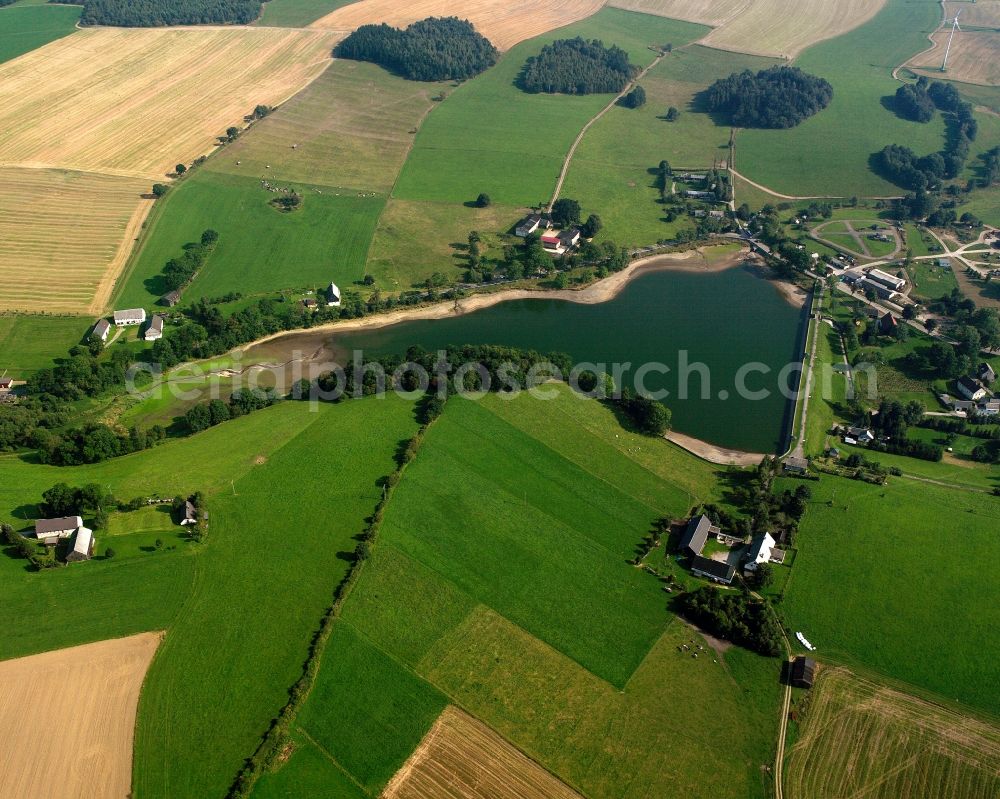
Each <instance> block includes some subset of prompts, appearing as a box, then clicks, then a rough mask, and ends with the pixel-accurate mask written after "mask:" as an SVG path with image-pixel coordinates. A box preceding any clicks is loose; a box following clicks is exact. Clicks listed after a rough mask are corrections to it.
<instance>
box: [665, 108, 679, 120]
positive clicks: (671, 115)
mask: <svg viewBox="0 0 1000 799" xmlns="http://www.w3.org/2000/svg"><path fill="white" fill-rule="evenodd" d="M680 115H681V112H680V111H678V110H677V109H676V108H675V107H674V106H670V108H668V109H667V116H666V120H667V122H676V121H677V120H678V118H679V117H680Z"/></svg>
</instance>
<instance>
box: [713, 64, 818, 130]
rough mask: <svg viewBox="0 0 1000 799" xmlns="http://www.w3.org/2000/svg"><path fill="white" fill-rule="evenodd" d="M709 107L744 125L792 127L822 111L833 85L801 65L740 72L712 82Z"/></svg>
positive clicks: (753, 126)
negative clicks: (804, 70) (811, 73)
mask: <svg viewBox="0 0 1000 799" xmlns="http://www.w3.org/2000/svg"><path fill="white" fill-rule="evenodd" d="M702 97H703V100H704V103H705V105H706V106H707V107H708V110H709V111H713V112H716V113H721V114H725V115H727V116H728V117H729V119H730V121H731V123H732V124H733V125H735V126H737V127H741V128H792V127H795V126H796V125H798V124H799V123H800V122H802V121H803V120H805V119H808V118H809V117H811V116H812V115H813V114H816V113H818V112H820V111H822V110H823V109H824V108H826V107H827V106H828V105H829V104H830V100H832V99H833V87H832V86H831V85H830V84H829V83H828V82H827V81H826V80H824V79H823V78H819V77H816V76H815V75H810V74H808V73H806V72H803V71H802V70H801V69H799V68H798V67H779V66H775V67H771V68H770V69H764V70H761V71H760V72H757V73H754V72H751V71H750V70H748V69H747V70H744V71H743V72H736V73H733V74H732V75H730V76H729V77H728V78H721V79H720V80H717V81H716V82H715V83H713V84H712V85H711V86H709V87H708V88H707V89H706V90H705V92H704V93H703V95H702Z"/></svg>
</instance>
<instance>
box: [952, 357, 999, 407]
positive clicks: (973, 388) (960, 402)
mask: <svg viewBox="0 0 1000 799" xmlns="http://www.w3.org/2000/svg"><path fill="white" fill-rule="evenodd" d="M996 379H997V373H996V370H994V369H993V367H992V366H990V364H988V363H981V364H980V365H979V369H978V370H977V371H976V375H975V376H972V375H963V376H962V377H960V378H958V380H957V381H956V382H955V386H956V388H957V389H958V393H959V394H961V395H962V397H964V399H957V398H955V397H952V396H950V395H948V394H942V395H941V396H940V399H941V402H942V403H944V405H945V406H946V407H948V408H951V410H953V411H956V412H958V413H964V414H965V415H967V416H997V415H1000V399H997V398H996V397H994V395H993V393H992V392H991V391H990V388H989V387H990V385H991V384H992V383H994V382H996Z"/></svg>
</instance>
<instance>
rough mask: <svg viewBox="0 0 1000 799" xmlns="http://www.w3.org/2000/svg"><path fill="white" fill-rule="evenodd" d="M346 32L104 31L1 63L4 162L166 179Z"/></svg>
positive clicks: (288, 87) (314, 64) (315, 62)
mask: <svg viewBox="0 0 1000 799" xmlns="http://www.w3.org/2000/svg"><path fill="white" fill-rule="evenodd" d="M336 40H337V36H336V35H335V34H330V33H327V32H323V31H304V30H279V29H276V28H192V29H187V30H179V29H171V28H157V29H115V28H96V29H91V30H81V31H79V32H77V33H74V34H73V35H72V36H67V37H66V38H64V39H59V40H58V41H56V42H53V43H52V44H49V45H46V46H45V47H42V48H39V49H38V50H34V51H32V52H31V53H28V54H27V55H25V56H22V57H21V58H17V59H14V60H13V61H10V62H8V63H6V64H3V65H0V165H10V164H16V165H29V166H50V167H58V168H62V169H77V170H81V171H86V172H102V173H106V174H118V175H129V176H135V177H145V178H151V179H160V178H163V177H164V175H165V173H167V172H169V171H172V168H173V166H174V164H177V163H190V162H191V161H192V160H193V159H194V158H195V157H196V156H199V155H202V154H203V153H207V152H210V151H211V149H212V146H213V143H214V141H215V138H216V137H217V136H220V135H222V134H223V133H225V131H226V128H228V127H229V126H231V125H238V126H239V125H242V124H243V117H244V115H246V114H248V113H250V112H251V111H253V109H254V107H255V106H256V105H258V104H264V105H276V104H277V103H280V102H282V101H283V100H286V99H287V98H288V97H290V96H291V95H293V94H295V93H296V92H298V91H299V90H300V89H301V88H302V87H303V86H305V85H306V84H307V83H309V82H310V81H311V80H312V79H313V78H315V77H316V76H317V75H319V74H320V73H321V72H322V71H323V70H324V69H325V68H326V67H327V66H328V65H329V64H330V53H331V50H332V48H333V45H334V43H335V42H336Z"/></svg>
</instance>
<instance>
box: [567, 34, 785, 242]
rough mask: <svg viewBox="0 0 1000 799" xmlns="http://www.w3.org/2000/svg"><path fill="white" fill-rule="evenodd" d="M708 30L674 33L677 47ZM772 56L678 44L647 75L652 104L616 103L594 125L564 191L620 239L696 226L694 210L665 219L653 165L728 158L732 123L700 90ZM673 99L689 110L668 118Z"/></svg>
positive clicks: (650, 238) (694, 165) (700, 164)
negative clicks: (718, 115)
mask: <svg viewBox="0 0 1000 799" xmlns="http://www.w3.org/2000/svg"><path fill="white" fill-rule="evenodd" d="M701 35H703V29H698V28H696V27H695V26H690V25H688V26H684V27H682V28H680V29H678V31H677V32H676V33H675V34H674V43H675V47H676V46H677V44H678V43H679V42H681V41H691V40H693V39H696V38H698V37H700V36H701ZM771 63H773V62H772V61H769V60H768V59H763V58H755V57H753V56H746V55H742V54H738V53H727V52H723V51H721V50H712V49H709V48H706V47H699V46H693V47H690V48H688V49H685V50H674V51H673V52H672V53H671V54H670V55H668V56H667V57H665V58H664V59H663V60H662V61H661V62H660V63H659V64H657V65H656V66H655V67H654V68H653V69H652V70H651V71H650V72H649V74H648V75H646V77H645V78H643V80H642V82H641V85H642V87H643V89H645V91H646V98H647V99H646V105H645V106H643V107H642V108H639V109H626V108H621V107H615V108H612V109H611V110H610V111H609V112H608V113H607V114H605V115H604V116H603V117H601V119H599V120H598V121H597V122H596V123H595V124H594V125H593V126H592V127H591V128H590V129H589V130H588V131H587V133H586V135H585V136H584V138H583V141H582V142H581V143H580V146H579V147H578V148H577V151H576V153H575V154H574V156H573V162H572V165H571V166H570V170H569V174H568V175H567V179H566V183H565V185H564V186H563V192H562V193H563V195H564V196H566V197H573V198H575V199H578V200H579V201H580V202H581V203H582V205H583V206H584V208H587V209H593V210H594V211H596V212H597V213H598V214H599V215H600V216H601V219H602V220H603V222H604V224H605V230H604V231H603V232H602V234H601V235H602V238H608V239H611V240H613V241H615V242H617V243H619V244H626V245H640V244H650V243H655V242H656V241H658V240H660V239H668V238H672V237H673V236H674V235H675V234H676V232H677V230H678V229H679V228H680V227H691V226H692V220H691V219H690V218H688V217H681V218H680V219H678V220H676V221H675V222H674V223H673V224H669V225H668V224H666V223H665V222H664V221H663V219H662V218H663V214H664V208H663V207H662V206H661V205H660V204H659V203H658V198H659V192H658V191H657V189H656V187H655V176H654V175H652V174H651V173H650V170H651V169H654V168H656V166H657V165H658V164H659V163H660V161H662V160H667V161H669V162H670V164H671V166H673V167H674V170H675V171H678V170H679V169H692V170H705V169H708V168H709V167H711V166H712V165H713V163H715V162H721V161H726V160H728V158H729V128H728V127H727V126H721V125H716V124H715V122H714V121H713V120H712V118H711V117H710V116H709V115H708V114H706V113H703V112H701V111H699V110H698V108H697V104H696V100H695V95H696V94H697V93H698V92H700V91H701V90H703V89H704V88H706V87H707V86H708V85H709V84H710V83H711V82H712V81H713V80H715V79H716V78H719V77H724V76H726V75H729V74H730V73H732V72H736V71H740V70H743V69H763V68H765V67H767V66H768V65H770V64H771ZM671 106H673V107H676V108H677V109H678V110H680V112H681V116H680V118H679V119H678V120H677V121H675V122H666V121H665V120H664V119H663V117H664V115H665V114H666V112H667V109H668V108H670V107H671ZM682 188H684V187H683V186H681V187H679V189H678V190H681V189H682Z"/></svg>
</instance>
